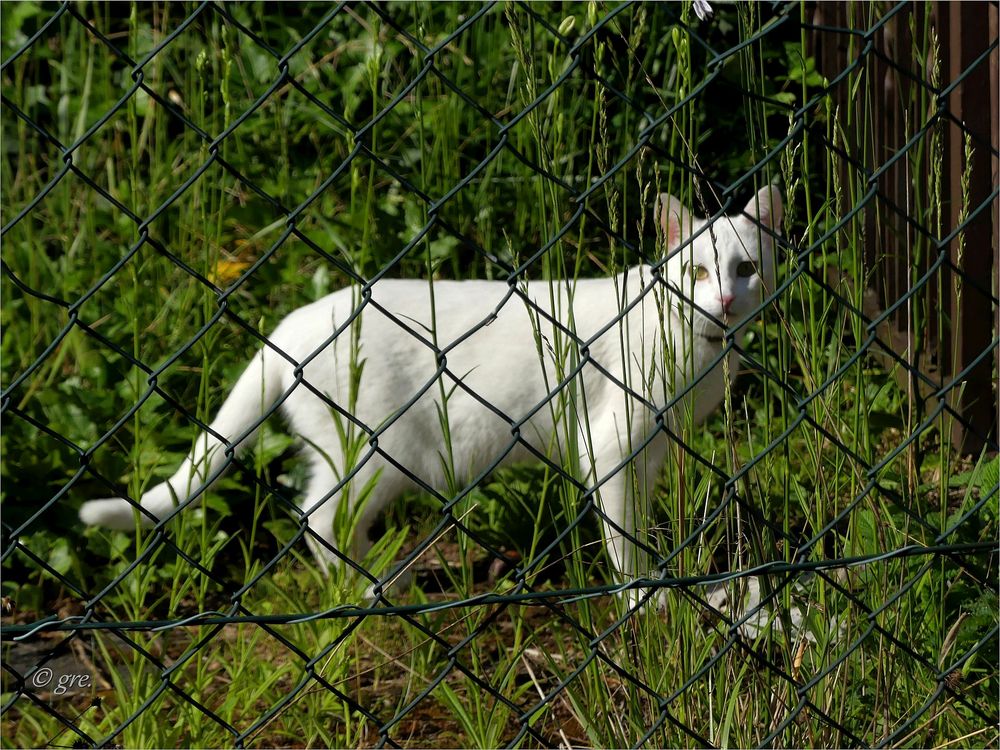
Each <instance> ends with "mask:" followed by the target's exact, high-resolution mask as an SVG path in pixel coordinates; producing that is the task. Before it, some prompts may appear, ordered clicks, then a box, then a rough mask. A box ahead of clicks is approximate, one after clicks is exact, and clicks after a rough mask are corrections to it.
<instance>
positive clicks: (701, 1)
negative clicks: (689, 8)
mask: <svg viewBox="0 0 1000 750" xmlns="http://www.w3.org/2000/svg"><path fill="white" fill-rule="evenodd" d="M694 14H695V15H696V16H698V20H700V21H704V20H705V19H706V18H710V17H711V15H712V5H711V4H710V3H709V2H708V0H694Z"/></svg>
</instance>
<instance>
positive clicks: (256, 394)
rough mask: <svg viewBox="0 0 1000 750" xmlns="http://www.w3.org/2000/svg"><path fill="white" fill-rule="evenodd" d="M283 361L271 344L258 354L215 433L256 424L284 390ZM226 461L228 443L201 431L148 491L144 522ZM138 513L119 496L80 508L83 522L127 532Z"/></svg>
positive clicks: (234, 432) (236, 432)
mask: <svg viewBox="0 0 1000 750" xmlns="http://www.w3.org/2000/svg"><path fill="white" fill-rule="evenodd" d="M283 364H284V363H283V360H282V359H281V357H280V356H279V355H277V354H276V353H275V352H273V351H270V350H268V349H267V348H266V347H265V348H264V349H262V350H260V351H259V352H257V354H256V355H255V356H254V358H253V359H252V360H250V365H249V366H248V367H247V369H246V370H245V371H244V372H243V374H242V375H241V376H240V378H239V380H237V381H236V385H235V386H234V387H233V390H232V393H230V394H229V397H228V398H227V399H226V401H225V403H224V404H223V405H222V408H221V409H219V413H218V414H217V415H216V417H215V419H214V420H213V421H212V424H211V425H209V426H210V427H211V430H212V433H214V434H215V435H221V436H222V437H224V438H226V439H227V440H229V441H230V442H232V441H234V440H236V439H238V438H240V437H241V436H243V433H245V432H247V431H248V430H250V429H251V428H254V426H255V425H256V424H257V422H258V421H259V420H260V418H261V416H262V415H263V414H265V413H266V412H267V410H268V409H269V408H270V407H271V406H272V405H273V404H274V402H275V401H276V400H277V398H278V396H279V395H280V394H281V391H282V387H281V380H282V378H281V374H282V370H283V369H284V367H283ZM256 432H257V430H256V429H253V431H252V432H250V433H248V434H247V435H246V436H245V437H243V438H242V440H240V443H239V445H237V446H236V449H237V451H238V452H242V451H243V450H244V449H245V448H247V447H249V446H250V445H252V443H253V436H254V434H255V433H256ZM225 463H226V445H225V444H224V443H222V442H220V441H219V440H218V439H217V438H215V437H214V436H213V435H212V434H209V433H207V432H206V433H202V434H200V435H199V436H198V440H197V442H196V444H195V448H194V450H193V451H192V452H191V454H190V455H189V456H188V457H187V458H186V459H184V462H183V463H182V464H181V466H180V468H179V469H178V470H177V472H176V473H175V474H174V475H173V476H172V477H171V478H170V479H168V480H167V481H166V482H163V483H161V484H158V485H156V486H155V487H153V488H152V489H151V490H149V491H148V492H146V493H145V494H143V496H142V499H141V500H140V501H139V502H140V504H141V505H142V507H143V510H145V511H146V513H139V519H140V521H141V522H142V525H143V526H152V525H153V524H154V523H155V521H154V519H156V520H160V519H162V518H163V517H164V516H166V515H167V514H168V513H170V511H172V510H173V509H174V508H175V507H177V505H179V504H180V503H183V502H184V501H186V500H187V499H188V498H189V497H191V495H192V494H193V493H194V492H195V491H197V490H198V488H200V487H201V486H202V485H203V484H204V483H205V482H206V481H208V480H209V479H212V478H215V477H214V475H215V474H216V472H218V471H219V469H220V468H222V467H223V465H224V464H225ZM147 513H148V514H149V515H147ZM135 515H136V511H135V509H134V506H133V505H132V504H131V503H129V502H128V501H127V500H125V499H123V498H120V497H112V498H107V499H105V500H91V501H89V502H86V503H84V504H83V506H82V507H81V508H80V520H81V521H83V522H84V523H85V524H88V525H95V526H106V527H108V528H112V529H122V530H126V531H127V530H131V529H134V528H135Z"/></svg>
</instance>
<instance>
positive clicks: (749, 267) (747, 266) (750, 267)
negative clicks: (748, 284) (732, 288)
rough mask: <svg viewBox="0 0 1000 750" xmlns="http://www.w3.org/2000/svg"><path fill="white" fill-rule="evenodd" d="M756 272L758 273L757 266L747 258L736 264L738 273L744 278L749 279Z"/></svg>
mask: <svg viewBox="0 0 1000 750" xmlns="http://www.w3.org/2000/svg"><path fill="white" fill-rule="evenodd" d="M755 273H757V267H756V266H755V265H754V264H753V263H752V262H750V261H749V260H745V261H743V262H742V263H740V264H739V265H738V266H736V275H737V276H739V277H740V278H742V279H748V278H750V277H751V276H753V275H754V274H755Z"/></svg>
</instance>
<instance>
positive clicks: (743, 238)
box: [656, 186, 783, 338]
mask: <svg viewBox="0 0 1000 750" xmlns="http://www.w3.org/2000/svg"><path fill="white" fill-rule="evenodd" d="M782 208H783V207H782V203H781V193H780V192H778V189H777V188H776V187H774V186H767V187H764V188H761V190H760V191H759V192H758V193H757V194H756V195H755V196H754V197H753V198H752V199H751V200H750V202H749V203H747V205H746V207H745V208H744V209H743V212H742V213H741V214H738V215H736V216H723V217H720V218H718V219H716V220H715V222H714V223H713V224H712V226H711V227H710V228H706V224H707V223H708V222H707V220H705V219H699V218H695V217H694V216H693V215H692V214H691V212H690V211H689V210H688V209H687V208H686V207H685V206H684V204H682V203H681V202H680V201H679V200H678V199H677V198H675V197H673V196H672V195H668V194H666V193H663V194H662V195H660V197H659V199H658V200H657V206H656V210H657V219H658V221H659V222H660V227H661V229H662V230H663V236H664V238H665V240H666V246H667V261H666V264H665V266H664V277H665V278H666V280H667V283H668V285H671V286H674V287H676V288H677V289H678V290H679V291H680V294H676V293H671V294H669V295H668V297H669V299H670V300H671V302H670V304H671V306H673V307H674V308H675V309H676V310H677V311H678V312H679V313H681V314H682V318H683V319H684V320H692V322H693V326H694V332H695V333H697V334H700V335H705V336H709V337H712V338H715V337H718V336H719V335H721V330H720V329H719V327H718V325H716V323H714V322H713V321H712V318H715V319H716V320H718V321H719V322H721V323H723V324H724V325H725V326H726V327H729V326H732V325H733V324H734V323H738V322H739V321H741V320H743V319H744V318H746V316H747V315H748V314H749V313H751V312H752V311H753V310H755V309H756V308H757V307H758V306H759V305H760V302H761V299H762V298H763V296H764V294H765V293H766V292H770V291H771V290H773V289H774V265H775V264H774V239H773V237H772V234H777V233H778V232H779V231H780V228H781V215H782ZM702 229H704V231H700V230H702ZM699 232H700V233H699ZM695 235H697V236H695ZM692 236H694V237H695V239H694V241H693V242H692V241H690V238H691V237H692ZM678 248H680V250H678ZM689 301H693V302H694V305H691V304H690V303H689ZM691 313H693V315H692V314H691ZM707 316H711V317H707Z"/></svg>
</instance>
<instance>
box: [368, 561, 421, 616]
mask: <svg viewBox="0 0 1000 750" xmlns="http://www.w3.org/2000/svg"><path fill="white" fill-rule="evenodd" d="M411 583H413V573H412V572H411V571H410V570H409V569H408V568H407V569H406V570H404V571H402V572H401V573H399V574H398V575H396V576H394V577H389V578H387V579H385V580H383V581H380V582H379V583H371V584H369V585H368V586H367V587H366V588H365V595H364V606H366V607H374V606H376V605H378V604H384V603H385V600H384V599H382V600H380V599H379V592H381V593H382V594H384V595H385V596H387V597H396V596H398V595H399V594H401V593H403V592H404V591H406V590H407V589H409V588H410V584H411Z"/></svg>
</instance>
